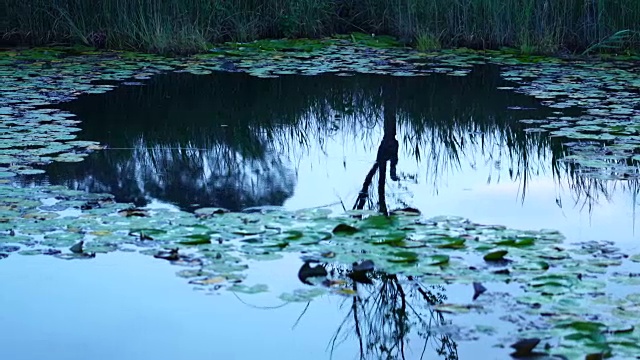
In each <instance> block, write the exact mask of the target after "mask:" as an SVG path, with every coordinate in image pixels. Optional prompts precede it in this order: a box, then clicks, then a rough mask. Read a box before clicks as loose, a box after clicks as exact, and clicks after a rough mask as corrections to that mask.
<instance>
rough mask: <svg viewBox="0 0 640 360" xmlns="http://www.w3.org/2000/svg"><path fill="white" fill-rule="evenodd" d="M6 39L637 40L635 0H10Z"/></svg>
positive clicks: (156, 44)
mask: <svg viewBox="0 0 640 360" xmlns="http://www.w3.org/2000/svg"><path fill="white" fill-rule="evenodd" d="M0 14H3V15H0V34H1V37H0V43H4V44H9V45H43V44H51V43H67V44H68V43H73V44H84V45H89V46H95V47H98V48H112V49H133V50H142V51H151V52H160V53H194V52H202V51H206V50H207V49H209V48H211V46H212V44H214V43H219V42H224V41H238V42H245V41H252V40H258V39H264V38H282V37H287V38H299V37H309V38H319V37H324V36H331V35H334V34H340V33H350V32H354V31H358V32H365V33H368V34H376V35H392V36H395V37H397V38H398V39H400V41H401V43H403V44H407V45H411V46H415V47H417V48H419V49H421V50H432V49H438V48H441V47H461V46H465V47H471V48H481V49H491V48H500V47H514V48H518V49H520V50H521V51H522V52H525V53H534V52H536V53H556V54H557V53H565V52H571V53H575V52H584V51H585V50H586V51H588V52H591V51H594V50H603V49H616V50H619V49H637V48H638V47H639V45H640V42H639V41H638V40H640V36H639V33H638V31H639V30H640V2H639V1H636V0H615V1H605V0H557V1H549V0H545V1H540V0H505V1H499V0H458V1H451V0H259V1H258V0H228V1H212V0H103V1H99V2H90V1H84V0H30V1H23V0H6V1H4V2H3V5H0Z"/></svg>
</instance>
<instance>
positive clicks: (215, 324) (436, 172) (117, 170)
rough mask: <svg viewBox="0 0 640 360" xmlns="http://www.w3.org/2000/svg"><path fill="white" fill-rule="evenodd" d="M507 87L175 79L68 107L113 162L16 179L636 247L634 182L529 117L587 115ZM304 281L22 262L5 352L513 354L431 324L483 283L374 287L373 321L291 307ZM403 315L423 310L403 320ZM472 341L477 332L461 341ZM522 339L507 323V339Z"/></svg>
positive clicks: (257, 270)
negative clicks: (232, 284)
mask: <svg viewBox="0 0 640 360" xmlns="http://www.w3.org/2000/svg"><path fill="white" fill-rule="evenodd" d="M510 85H511V84H510V83H509V82H508V81H505V80H502V79H501V78H500V76H499V68H498V67H497V66H495V65H482V66H476V67H475V68H474V70H473V71H472V72H471V73H470V74H469V75H467V76H465V77H457V76H448V75H444V74H442V75H439V74H432V75H431V76H427V77H387V76H381V75H363V74H360V75H354V76H336V75H318V76H293V75H292V76H282V77H279V78H272V79H260V78H256V77H252V76H249V75H246V74H242V73H214V74H212V75H204V76H196V75H189V74H177V73H172V74H161V75H157V76H154V77H153V78H151V79H150V80H148V81H145V82H144V84H142V85H135V84H131V85H129V86H126V85H123V86H119V87H117V88H116V89H114V90H113V91H111V92H109V93H106V94H101V95H82V96H81V97H80V98H79V99H77V100H75V101H72V102H69V103H63V104H61V105H59V107H61V108H62V109H65V110H68V111H70V112H72V113H74V114H76V115H77V116H78V118H79V119H81V120H82V123H81V124H80V125H79V126H80V127H81V128H82V131H80V132H79V133H78V138H79V139H82V140H92V141H98V142H100V143H102V144H106V145H107V146H108V148H107V149H105V150H101V151H96V152H94V153H92V154H91V155H90V156H88V157H87V158H86V159H85V160H84V161H82V162H78V163H70V164H69V163H53V164H50V165H48V166H46V171H47V172H46V174H43V175H33V176H24V177H20V178H19V179H18V180H17V181H16V182H17V183H18V184H20V185H21V186H36V185H46V184H59V185H65V186H67V187H70V188H73V189H80V190H85V191H89V192H100V193H110V194H114V195H115V196H116V200H117V201H119V202H131V203H134V204H136V205H137V206H147V207H151V208H158V207H171V208H179V209H183V210H188V211H192V210H194V209H196V208H199V207H222V208H226V209H229V210H232V211H240V210H243V209H247V208H255V207H266V206H277V207H284V208H285V209H291V210H297V209H303V208H315V207H327V208H330V209H332V210H334V211H335V212H342V211H344V210H345V209H352V208H361V209H373V210H382V211H387V210H391V209H394V208H404V207H415V208H418V209H419V210H420V211H421V212H422V213H423V214H425V215H427V216H431V215H458V216H463V217H468V218H471V219H473V220H474V221H477V222H479V223H486V224H502V225H506V226H508V227H514V228H519V229H540V228H550V229H557V230H560V231H561V232H562V233H563V234H565V236H566V237H567V238H568V241H569V242H574V241H588V240H605V239H606V240H614V241H615V242H616V244H617V245H619V246H622V247H624V248H626V249H637V245H636V243H635V239H636V237H637V235H636V233H635V209H636V195H637V193H638V185H637V182H636V181H635V180H629V181H613V180H610V181H607V180H598V179H593V178H587V177H584V176H583V175H581V174H580V173H578V172H576V171H575V169H574V168H573V167H571V166H570V165H568V164H566V163H559V162H557V159H558V158H559V157H561V156H562V155H564V154H566V150H565V148H564V146H563V139H561V138H557V137H555V138H552V137H548V136H546V135H544V134H541V133H538V132H527V131H525V129H526V126H525V125H524V123H523V122H522V121H521V120H535V119H542V118H546V117H549V116H563V115H566V114H569V115H576V114H580V113H581V111H580V110H578V109H575V108H567V109H563V110H558V109H551V108H548V107H545V106H542V105H541V104H540V102H539V100H536V99H535V98H533V97H529V96H526V95H523V94H517V93H514V92H512V91H510V90H509V89H507V88H506V87H509V86H510ZM525 122H526V121H525ZM394 140H397V146H396V142H395V141H394ZM396 159H397V160H396ZM376 160H380V161H379V162H376ZM396 161H397V165H396V164H395V163H396ZM377 164H379V165H377ZM383 164H384V165H383ZM381 174H383V176H382V175H381ZM302 264H303V262H302V261H301V260H300V258H299V255H287V256H285V257H284V258H283V259H281V260H277V261H271V262H255V263H252V265H251V267H250V271H249V276H248V279H249V280H248V282H249V283H268V284H269V287H270V292H268V293H266V294H257V295H244V296H242V295H240V297H238V296H237V295H234V294H231V293H227V292H223V293H221V294H220V293H209V292H208V291H204V290H203V291H192V285H185V281H184V279H181V278H179V277H176V276H175V275H174V274H175V272H176V271H177V270H176V268H175V267H172V266H166V264H164V263H163V261H162V260H158V259H149V258H147V257H142V256H139V255H136V254H130V253H122V252H116V253H111V254H108V255H105V256H100V257H97V258H96V259H91V260H88V261H70V262H64V261H60V260H58V259H53V258H49V257H26V256H11V257H8V258H7V259H4V260H3V261H2V262H1V263H0V266H2V268H3V269H2V271H0V283H2V284H3V289H2V292H3V294H5V295H3V296H2V299H1V300H0V305H1V306H2V307H3V308H4V309H10V310H11V311H3V312H2V314H1V315H0V322H1V323H2V324H4V325H5V327H6V328H10V329H12V331H11V332H10V333H7V334H5V335H4V336H3V337H2V338H1V339H0V346H1V348H2V349H3V354H7V358H11V359H36V358H44V357H46V358H50V359H81V358H82V359H84V358H92V359H114V358H118V359H134V358H136V359H137V358H141V357H144V358H154V359H174V358H192V359H196V358H197V359H206V358H210V359H214V358H215V359H218V358H226V359H252V358H280V359H294V358H295V359H297V358H300V357H302V356H304V357H305V358H308V359H328V358H331V357H332V358H334V359H355V358H363V359H364V358H367V359H378V358H398V357H399V356H400V355H399V354H401V351H400V349H402V350H403V351H404V353H405V358H407V359H418V358H442V359H458V358H460V359H476V358H478V357H477V354H483V357H482V358H483V359H504V358H505V357H506V356H507V355H506V354H508V352H509V350H510V349H508V344H504V345H506V348H500V347H495V346H494V344H493V343H490V342H483V341H471V340H478V339H482V336H490V335H493V334H490V333H487V334H484V335H478V333H480V334H482V331H481V328H482V326H483V325H485V324H488V323H492V322H493V321H494V320H495V319H497V318H501V317H504V316H505V313H503V312H498V313H497V314H486V315H484V316H480V315H477V314H471V315H464V317H462V316H454V315H451V316H449V315H448V314H447V315H434V313H433V311H429V310H428V309H427V307H428V306H427V305H429V304H431V305H433V304H434V303H436V304H437V303H438V302H446V301H451V302H454V303H455V302H456V299H465V300H464V301H468V300H469V298H470V297H471V296H472V295H473V289H472V288H470V287H469V286H462V285H451V286H447V287H446V288H445V287H439V288H438V287H423V286H422V285H416V284H414V283H413V282H412V279H410V278H409V279H407V278H404V277H402V278H401V279H398V278H395V277H393V276H389V275H386V274H378V275H376V276H375V277H374V279H373V282H372V285H369V286H368V287H366V286H365V288H366V289H368V291H370V292H371V294H370V295H371V296H370V298H371V300H370V304H371V305H370V307H368V306H369V305H367V304H369V303H368V302H367V301H363V302H362V303H361V304H355V303H353V304H352V300H351V298H350V297H339V296H323V297H320V298H318V299H315V300H314V301H312V302H310V303H304V302H303V303H289V304H287V305H286V306H282V307H280V305H281V304H282V301H281V300H279V299H278V298H277V297H276V296H275V295H277V294H280V293H281V292H283V291H291V290H293V289H296V288H299V287H300V286H301V285H302V284H301V283H300V280H299V279H298V276H297V274H298V271H299V268H300V266H302ZM51 269H55V271H52V270H51ZM14 272H19V273H20V274H23V275H22V276H20V277H16V276H14V275H13V274H14ZM336 272H337V273H340V274H342V277H343V278H344V277H345V276H346V277H348V275H345V274H346V272H345V270H344V269H342V270H341V269H336ZM338 277H340V276H338ZM398 277H401V276H398ZM485 285H487V286H490V287H491V290H492V291H493V295H491V296H488V297H486V298H482V297H481V298H480V299H481V301H484V303H485V304H489V303H491V302H492V301H497V300H496V299H497V298H499V297H500V292H501V291H504V292H509V293H513V292H517V291H518V288H517V286H515V285H513V286H510V285H506V284H490V285H488V284H485ZM400 295H402V296H400ZM428 296H433V297H434V299H432V301H427V300H426V299H427V297H428ZM438 298H439V299H438ZM436 299H438V300H437V301H436ZM405 301H406V302H408V303H409V304H410V307H411V309H412V311H413V312H411V315H410V316H409V317H408V318H406V319H401V320H397V321H396V318H395V317H396V316H398V314H400V313H402V312H405V311H407V310H406V304H405ZM400 302H402V303H403V304H404V307H402V306H403V304H400ZM354 309H355V310H354ZM399 309H402V310H399ZM452 321H453V322H452ZM503 321H504V319H503ZM427 323H428V324H429V326H426V325H425V324H427ZM465 324H466V325H468V326H470V327H475V329H476V330H478V332H475V333H474V334H472V335H471V334H467V333H465V330H464V326H462V325H465ZM461 326H462V327H461ZM409 328H411V330H409ZM515 330H516V329H515V327H510V326H509V321H506V322H504V325H503V328H502V329H501V331H502V332H503V335H504V334H507V333H509V332H512V331H515ZM363 334H364V335H363ZM34 344H38V346H34ZM332 344H333V346H332ZM332 349H333V350H332ZM425 349H426V350H425Z"/></svg>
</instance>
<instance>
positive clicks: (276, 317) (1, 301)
mask: <svg viewBox="0 0 640 360" xmlns="http://www.w3.org/2000/svg"><path fill="white" fill-rule="evenodd" d="M253 265H255V267H254V268H253V274H254V275H253V276H252V275H250V278H249V279H251V281H252V282H254V281H255V282H256V283H264V282H266V281H269V282H270V283H271V284H272V286H271V290H272V293H270V294H258V295H246V294H238V296H239V299H238V298H236V297H234V296H233V295H232V294H231V293H228V292H226V291H223V292H222V293H221V294H220V295H206V293H203V292H200V291H193V290H192V289H191V287H190V285H187V284H186V280H185V279H182V278H179V277H177V276H175V275H174V272H175V271H178V270H179V269H180V268H179V267H175V266H169V265H168V264H167V263H166V262H164V261H162V260H157V259H152V258H150V257H147V256H140V255H136V254H127V253H111V254H107V255H102V256H98V257H96V258H95V259H92V260H90V261H83V260H81V261H64V260H59V259H55V258H52V257H45V256H20V255H13V256H10V257H8V258H6V259H4V260H2V261H1V262H0V283H1V284H2V297H0V307H2V309H3V311H1V312H0V323H1V324H2V328H3V331H2V333H1V334H0V335H1V336H0V347H1V348H2V356H3V359H11V360H34V359H49V360H85V359H94V360H112V359H118V360H139V359H157V360H164V359H211V360H215V359H243V360H244V359H287V360H288V359H291V360H298V359H301V358H304V359H310V360H315V359H317V360H327V359H329V358H330V357H329V354H330V348H329V347H328V346H329V342H330V340H331V337H332V336H333V335H334V333H335V332H336V331H337V330H338V328H339V326H340V324H341V323H342V321H343V320H345V316H347V314H348V311H349V305H350V303H351V302H350V299H349V298H343V297H340V296H324V297H321V298H317V299H316V300H314V301H313V302H312V303H311V304H310V305H309V307H308V308H306V310H305V307H306V306H307V304H306V303H290V304H288V305H286V306H283V307H278V306H279V305H281V304H282V301H281V300H279V299H278V298H277V296H278V295H279V294H280V293H282V292H285V291H286V292H289V291H291V290H292V289H295V288H300V287H302V286H303V285H301V284H300V283H299V282H298V280H297V277H296V272H297V269H298V267H299V266H300V261H299V260H297V257H295V256H288V257H287V259H286V260H285V261H279V262H278V264H277V266H275V267H274V266H271V265H272V264H270V263H269V262H260V263H255V264H253ZM52 268H55V271H51V270H50V269H52ZM267 270H268V272H267ZM16 274H19V276H16ZM273 278H277V279H279V280H280V281H279V282H277V283H275V284H274V282H273V281H271V280H273ZM459 290H460V291H457V292H458V293H462V294H463V295H462V296H460V298H455V299H452V300H454V301H462V302H464V301H468V298H469V296H470V293H469V288H468V287H464V288H463V289H459ZM449 295H450V294H449ZM343 300H345V301H346V302H344V303H343ZM243 302H244V303H243ZM303 312H304V315H302V314H303ZM473 317H475V316H473ZM299 318H300V319H299ZM483 319H484V316H480V318H475V319H473V321H475V320H478V321H483ZM347 320H348V321H350V320H351V318H350V317H349V318H348V319H347ZM485 320H486V319H485ZM352 326H353V324H351V323H348V324H347V325H346V327H347V334H348V337H347V339H346V341H344V342H340V343H339V344H338V345H337V346H336V347H335V348H334V353H333V359H355V358H357V353H358V347H357V346H358V345H357V341H356V338H355V334H353V333H352V332H349V331H351V327H352ZM412 334H413V332H412ZM422 345H423V342H421V341H420V340H419V339H417V338H415V337H412V338H411V341H410V342H409V343H408V344H406V346H407V354H408V357H407V358H408V359H417V358H419V354H420V352H421V351H422ZM460 345H461V348H460V349H459V354H460V358H461V359H467V358H470V357H469V356H470V354H472V353H474V352H475V353H477V351H481V352H482V351H487V350H488V348H487V347H485V346H486V345H488V344H487V343H485V345H482V342H481V343H475V344H468V343H462V344H460ZM430 351H431V350H430V348H429V350H428V351H427V353H426V355H425V358H429V359H431V358H436V357H434V356H433V354H432V353H431V352H430ZM494 351H496V350H495V349H493V350H492V353H493V352H494ZM465 354H466V355H465Z"/></svg>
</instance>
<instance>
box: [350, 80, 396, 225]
mask: <svg viewBox="0 0 640 360" xmlns="http://www.w3.org/2000/svg"><path fill="white" fill-rule="evenodd" d="M388 84H389V83H387V84H385V85H386V86H385V87H384V88H383V89H382V98H383V99H384V104H383V106H384V112H383V136H382V141H381V142H380V146H379V147H378V153H377V154H376V161H375V163H374V164H373V166H371V170H369V172H368V173H367V176H366V177H365V180H364V182H363V184H362V189H361V190H360V193H359V194H358V198H357V200H356V203H355V205H354V206H353V208H354V209H358V210H362V209H363V208H364V205H365V203H366V201H367V199H369V188H370V186H371V182H372V181H373V177H374V176H375V174H376V172H377V173H378V206H379V211H380V212H381V213H383V214H385V215H387V214H388V209H387V201H386V196H385V184H386V179H387V162H389V163H390V175H391V180H393V181H398V180H399V179H398V175H397V169H396V167H397V165H398V147H399V144H398V140H397V139H396V133H397V130H396V121H397V120H396V112H397V97H396V96H397V92H396V89H395V88H394V87H392V86H389V85H388Z"/></svg>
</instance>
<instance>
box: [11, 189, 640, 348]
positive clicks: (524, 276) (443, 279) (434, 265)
mask: <svg viewBox="0 0 640 360" xmlns="http://www.w3.org/2000/svg"><path fill="white" fill-rule="evenodd" d="M563 240H564V238H563V236H562V235H561V234H560V233H558V232H557V231H553V230H539V231H522V230H513V229H508V228H505V227H504V226H499V225H481V224H476V223H473V222H471V221H469V220H466V219H463V218H458V217H435V218H431V219H424V218H423V217H421V216H420V214H419V213H417V211H415V210H412V209H405V210H401V211H397V212H395V213H394V214H393V215H391V216H390V217H384V216H381V215H377V214H375V213H372V212H366V211H354V212H348V213H346V214H343V215H332V214H330V212H329V211H328V210H326V209H313V210H301V211H297V212H286V211H276V210H270V211H264V212H262V213H229V212H226V211H224V210H222V209H217V208H202V209H198V210H197V211H195V213H187V212H181V211H176V210H170V209H153V210H152V209H141V208H134V207H131V206H130V205H127V204H120V203H116V202H114V201H113V197H112V196H111V195H108V194H89V193H85V192H82V191H73V190H69V189H66V188H64V187H59V186H58V187H56V186H49V187H40V188H36V189H20V188H14V187H11V186H7V185H1V186H0V253H2V256H0V258H2V257H6V256H9V254H11V253H18V254H22V255H37V254H42V255H50V256H56V257H60V258H63V259H86V258H92V257H95V256H101V254H103V253H108V252H112V251H116V250H118V251H138V252H141V253H143V254H148V255H153V256H155V257H156V258H159V259H163V260H167V261H170V262H172V263H174V264H177V265H181V266H182V267H183V269H182V270H180V271H178V275H179V276H182V277H185V278H188V279H189V282H190V283H191V284H194V285H197V286H199V287H202V288H209V289H210V290H214V291H215V290H219V289H221V288H226V289H229V290H231V291H236V292H249V293H252V292H260V291H267V290H268V286H267V285H266V284H250V285H247V284H245V278H246V271H247V269H248V267H249V265H248V264H249V263H250V262H253V261H268V260H274V259H278V258H280V257H281V256H282V254H283V253H285V252H292V253H296V254H297V253H303V254H304V255H305V256H304V259H305V261H318V262H323V263H333V264H338V265H339V264H366V266H364V267H363V268H365V270H367V269H374V268H375V269H376V270H379V271H385V272H388V273H396V274H404V275H407V276H409V275H411V276H416V277H419V278H420V279H421V281H422V282H424V283H427V284H429V283H433V284H472V283H475V282H482V283H484V284H491V283H497V282H500V283H504V282H507V283H512V284H517V286H518V287H520V288H522V289H524V293H522V294H520V295H513V296H514V298H515V300H516V301H517V302H518V303H519V304H520V305H521V306H522V307H523V308H524V309H525V311H526V315H527V317H529V318H533V319H535V324H536V325H535V326H531V325H530V326H529V327H527V325H526V323H524V324H519V325H521V326H523V328H522V333H521V334H520V336H526V335H530V336H535V337H539V338H544V339H549V341H550V342H552V343H554V344H556V345H555V346H554V347H553V348H552V349H551V352H552V353H557V354H565V355H567V356H569V355H571V356H573V355H578V354H581V355H582V356H584V354H585V353H606V354H609V353H612V354H616V355H629V354H637V352H638V351H640V349H639V347H640V345H638V344H640V331H638V330H636V328H635V326H636V325H637V319H636V318H635V316H634V314H637V311H638V310H640V298H639V297H638V294H637V293H635V292H633V291H632V289H628V290H627V291H626V292H623V293H625V294H628V295H622V296H618V297H614V296H612V295H611V294H610V293H609V292H607V291H606V287H607V283H606V282H605V277H606V280H607V281H609V282H614V283H616V284H618V285H619V286H629V285H630V284H631V285H633V284H635V283H636V282H637V277H636V276H635V274H636V273H630V272H629V268H628V267H625V266H622V265H624V263H627V262H626V260H625V256H624V255H622V254H621V253H620V252H619V251H618V250H617V249H615V248H613V247H612V246H611V245H610V244H602V243H586V244H578V245H577V246H574V248H573V249H571V248H569V247H568V246H567V245H565V244H564V243H563ZM632 260H640V257H638V256H636V257H633V258H632ZM159 261H160V260H159ZM614 270H615V271H614ZM341 286H342V283H339V282H336V283H335V284H334V285H329V286H318V287H315V288H313V289H312V290H306V291H304V292H301V293H294V294H283V295H282V296H281V299H283V300H285V301H304V300H309V298H310V297H313V296H318V295H322V294H326V293H329V292H333V293H336V294H342V295H347V296H353V295H354V294H353V292H352V291H350V289H342V288H341ZM456 306H458V307H460V308H466V309H476V310H475V311H490V310H491V309H486V308H485V309H478V307H472V306H468V304H456ZM451 308H452V306H451V305H449V306H444V307H443V309H444V310H443V311H445V310H446V311H448V310H450V309H451ZM532 323H533V322H532ZM553 339H555V340H553ZM558 339H559V340H558Z"/></svg>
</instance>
